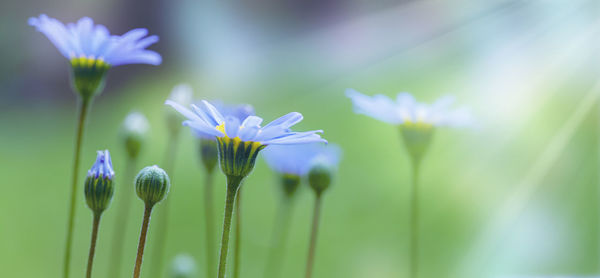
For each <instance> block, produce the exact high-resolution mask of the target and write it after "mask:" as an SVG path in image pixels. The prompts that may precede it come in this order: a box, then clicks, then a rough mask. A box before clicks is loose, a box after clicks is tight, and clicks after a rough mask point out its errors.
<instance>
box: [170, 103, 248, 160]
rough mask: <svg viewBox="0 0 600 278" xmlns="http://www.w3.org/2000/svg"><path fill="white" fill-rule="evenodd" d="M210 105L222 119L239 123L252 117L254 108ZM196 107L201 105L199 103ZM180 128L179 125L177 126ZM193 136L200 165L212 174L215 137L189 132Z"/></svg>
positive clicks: (218, 104) (240, 105) (223, 104)
mask: <svg viewBox="0 0 600 278" xmlns="http://www.w3.org/2000/svg"><path fill="white" fill-rule="evenodd" d="M210 104H212V105H213V106H214V107H215V108H216V109H217V110H218V111H220V112H221V114H222V115H223V116H224V117H228V116H232V117H235V118H237V119H238V120H239V121H240V122H242V121H243V120H244V119H246V118H247V117H248V116H254V115H255V113H254V108H253V107H252V105H250V104H226V103H223V102H221V101H218V100H215V101H211V102H210ZM198 105H203V104H202V103H201V102H200V103H199V104H198ZM179 125H180V126H181V124H179ZM191 131H192V133H193V134H194V136H196V137H197V138H199V139H200V140H199V142H200V159H201V161H202V165H203V166H204V168H205V169H206V170H207V171H208V172H212V170H214V168H215V166H216V165H217V161H218V150H217V140H216V138H215V136H212V135H209V136H207V135H206V134H205V133H202V132H196V131H195V130H194V129H192V130H191Z"/></svg>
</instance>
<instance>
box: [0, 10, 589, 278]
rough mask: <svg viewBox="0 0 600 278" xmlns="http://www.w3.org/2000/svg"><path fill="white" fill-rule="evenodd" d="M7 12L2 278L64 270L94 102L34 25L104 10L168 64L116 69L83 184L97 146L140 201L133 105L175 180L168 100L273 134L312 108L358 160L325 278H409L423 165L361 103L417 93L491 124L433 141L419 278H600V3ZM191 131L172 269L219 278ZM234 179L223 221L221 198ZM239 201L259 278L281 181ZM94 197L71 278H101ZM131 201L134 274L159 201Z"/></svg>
mask: <svg viewBox="0 0 600 278" xmlns="http://www.w3.org/2000/svg"><path fill="white" fill-rule="evenodd" d="M2 6H4V8H2V9H1V10H2V11H1V12H0V13H1V14H2V16H1V17H0V34H1V36H0V37H1V38H2V43H1V44H0V50H1V51H0V59H1V60H2V63H0V85H1V86H2V93H0V169H1V170H0V173H1V175H2V177H3V179H2V187H3V190H2V194H0V276H1V277H60V273H61V267H62V256H63V253H62V252H63V244H64V233H65V230H66V227H65V226H66V225H65V224H66V212H67V205H68V196H69V186H68V185H69V180H70V175H71V164H72V162H71V159H72V152H73V144H74V126H75V115H76V105H75V104H76V102H75V95H74V94H73V93H72V92H71V90H70V88H69V81H68V68H67V63H66V61H65V59H64V58H63V57H61V56H60V54H59V53H58V51H56V49H54V47H53V46H52V45H51V44H50V43H49V42H48V41H47V39H46V38H44V37H43V36H42V35H41V34H39V33H37V32H35V30H34V29H33V28H32V27H29V26H27V25H26V23H27V18H28V17H30V16H36V15H38V14H39V13H47V14H48V15H49V16H52V17H56V18H58V19H59V20H61V21H63V22H72V21H75V20H77V19H78V18H80V17H81V16H90V17H92V18H94V19H95V21H96V22H97V23H100V24H104V25H106V26H107V27H108V28H109V29H110V30H111V31H112V32H115V33H119V34H120V33H123V32H125V31H126V30H129V29H131V28H134V27H147V28H149V29H150V32H151V33H153V34H158V35H159V36H160V37H161V41H160V42H159V43H158V44H157V45H156V46H153V47H151V48H152V49H155V50H157V51H159V52H160V53H161V54H162V55H163V58H164V63H163V65H161V66H159V67H151V66H143V65H135V66H123V67H118V68H113V69H111V70H110V73H109V75H108V84H107V87H106V89H105V91H104V92H103V93H102V95H100V96H99V97H97V98H96V101H95V103H94V107H93V108H92V112H91V115H90V117H89V121H88V125H87V133H86V135H85V138H84V145H83V149H82V150H83V155H82V164H81V174H80V176H81V175H84V173H85V171H86V170H87V169H88V168H89V167H90V166H91V165H92V163H93V162H94V158H95V151H96V150H99V149H105V148H107V149H109V150H110V151H111V154H112V156H113V164H114V167H115V171H116V173H117V174H116V175H117V176H116V179H117V192H116V198H118V196H119V191H120V189H119V187H122V186H132V184H131V181H127V180H123V171H124V168H125V162H126V160H125V156H126V155H125V151H124V149H123V145H122V144H121V142H120V141H119V137H118V131H119V127H120V125H121V122H122V120H123V119H124V117H125V115H126V114H127V113H128V112H130V111H132V110H138V111H141V112H142V113H144V114H145V115H146V116H147V117H148V118H149V120H150V123H151V130H150V133H149V138H148V139H149V140H148V141H147V144H146V146H145V147H144V149H143V153H142V155H141V156H142V157H141V159H140V161H139V163H138V168H140V169H141V168H142V167H143V166H146V165H151V164H159V165H161V164H162V163H164V162H163V161H164V152H165V147H166V140H167V133H166V126H165V120H164V112H165V110H166V107H165V106H164V105H163V103H164V100H165V99H166V98H167V97H168V95H169V93H170V91H171V89H172V88H173V86H175V85H176V84H178V83H181V82H186V83H189V84H191V85H192V87H193V88H194V90H195V97H196V98H197V99H221V100H223V101H225V102H230V103H250V104H252V105H253V106H254V107H255V109H256V111H257V114H258V115H260V116H261V117H263V118H265V121H271V120H273V119H275V118H276V117H279V116H281V115H283V114H285V113H287V112H290V111H298V112H301V113H303V114H304V117H305V120H304V121H303V122H302V123H300V124H299V125H298V126H297V129H298V130H309V129H323V130H325V133H324V137H325V138H326V139H328V140H329V141H330V142H335V143H337V144H339V145H340V146H341V147H342V148H343V150H344V157H343V160H342V162H341V165H340V168H339V173H338V175H337V177H336V179H335V185H334V186H333V188H332V189H331V190H330V191H329V192H327V193H326V195H325V200H324V207H323V217H322V222H321V232H320V238H319V242H318V248H317V257H316V265H315V271H314V277H349V278H351V277H408V274H407V272H406V269H407V253H408V252H407V246H408V243H407V235H408V230H409V229H408V226H407V225H408V212H407V209H408V193H409V187H408V185H409V181H410V175H409V174H410V168H409V165H408V159H407V155H406V152H405V150H404V148H403V147H402V145H401V143H402V142H401V140H400V137H399V134H398V130H397V128H396V127H393V126H390V125H388V124H385V123H382V122H378V121H376V120H374V119H371V118H369V117H366V116H362V115H356V114H354V113H353V112H352V107H351V103H350V101H349V100H348V99H347V98H346V97H345V96H344V90H345V89H346V88H355V89H357V90H358V91H360V92H363V93H366V94H369V95H372V94H375V93H383V94H386V95H389V96H394V95H395V93H397V92H400V91H408V92H411V93H413V94H414V95H415V96H416V97H417V98H418V99H419V100H421V101H426V102H430V101H433V100H434V99H435V98H437V97H439V96H442V95H445V94H452V95H455V96H456V97H457V100H458V105H461V106H462V105H464V106H468V107H470V109H471V111H472V113H473V115H474V118H475V119H476V125H475V126H473V127H472V128H468V129H458V130H450V129H439V130H438V131H436V134H435V140H434V144H433V145H432V148H431V149H430V151H429V153H428V155H427V157H426V160H425V162H424V166H423V169H422V179H421V182H422V183H421V206H422V210H421V211H422V214H421V216H422V218H421V226H420V229H421V240H422V241H421V247H422V249H421V257H420V261H421V274H422V276H421V277H432V278H433V277H460V278H466V277H477V278H479V277H530V276H531V277H540V276H551V275H578V276H593V275H594V274H597V273H600V270H599V267H600V265H599V262H600V256H599V253H598V250H599V249H600V242H599V241H598V237H599V232H600V231H599V230H598V220H599V215H598V212H599V208H598V199H599V192H598V186H599V180H598V169H599V167H598V165H599V164H598V157H599V151H600V150H598V140H599V138H598V124H599V123H598V117H599V113H600V112H599V111H598V106H597V104H598V102H599V101H600V100H599V96H600V87H599V85H598V83H597V82H598V78H597V76H598V73H599V67H598V65H599V61H600V59H599V58H600V57H599V56H598V45H600V44H599V42H600V41H599V39H598V38H600V34H599V32H598V31H599V27H600V25H599V24H598V23H599V22H598V20H599V19H598V14H599V13H598V11H599V9H598V8H600V7H598V2H597V1H594V0H576V1H567V0H564V1H559V0H549V1H535V0H533V1H508V0H505V1H500V0H497V1H496V0H492V1H476V0H447V1H425V0H423V1H385V0H377V1H357V0H350V1H341V0H327V1H298V0H285V1H277V0H253V1H202V2H200V1H198V2H197V1H192V0H182V1H164V0H151V1H129V0H128V1H102V2H94V1H73V0H61V1H47V2H37V1H32V0H26V1H15V0H9V1H5V2H3V3H2ZM182 131H183V132H182V135H183V136H181V141H180V143H181V144H180V145H179V147H178V152H177V161H176V166H175V169H174V172H173V173H171V175H172V178H173V184H172V189H171V192H170V194H169V196H168V200H169V202H170V206H171V207H170V211H169V212H170V223H169V238H168V245H167V248H166V253H165V258H166V260H167V263H170V261H171V259H172V258H173V257H174V256H175V255H177V254H180V253H187V254H191V255H192V256H193V257H194V258H195V260H196V262H197V264H198V267H199V273H198V276H197V277H204V276H203V275H204V268H205V267H206V266H205V265H204V262H205V258H204V255H205V252H204V250H203V247H204V245H205V242H204V231H205V229H204V221H203V209H202V208H203V206H202V201H203V196H202V194H203V190H202V182H203V175H204V172H203V170H202V168H201V166H200V164H199V158H198V155H197V154H198V148H197V147H198V146H197V145H198V142H197V140H196V139H195V138H193V137H192V135H191V133H190V132H189V131H188V130H187V129H186V130H182ZM217 176H218V178H217V179H216V180H215V183H216V185H217V186H216V192H215V203H216V204H215V212H216V213H217V218H216V220H215V221H216V222H217V223H221V216H222V206H223V200H224V191H225V186H224V178H223V177H222V175H221V174H220V172H219V173H218V175H217ZM220 185H222V186H220ZM81 186H82V187H83V179H81ZM243 186H244V204H243V206H244V207H243V209H244V219H243V225H244V227H243V228H244V229H243V249H242V252H243V253H242V258H243V259H242V277H262V275H263V271H264V266H265V260H266V257H267V251H268V248H269V244H270V237H269V236H270V233H271V229H272V225H273V219H274V217H275V213H276V209H277V204H278V196H279V195H278V192H277V190H276V179H275V177H274V174H273V173H272V172H271V171H270V170H269V169H268V167H267V166H266V164H265V163H264V161H262V159H259V162H258V163H257V166H256V168H255V170H254V172H253V173H252V175H251V176H250V177H249V178H248V179H247V180H246V182H245V184H244V185H243ZM80 193H81V194H80V195H81V196H80V198H79V200H78V207H77V217H76V229H75V241H74V259H73V262H72V273H73V276H74V277H80V276H79V275H81V276H83V273H84V270H85V264H86V261H87V252H88V247H89V233H90V230H91V220H92V218H91V212H90V210H89V209H87V208H86V207H85V204H84V203H85V202H84V198H83V193H82V191H80ZM311 193H312V192H310V191H309V190H308V189H307V188H306V186H304V188H303V189H302V190H301V191H300V192H299V194H298V196H297V202H296V204H295V205H296V206H295V210H294V214H293V220H292V227H291V235H290V238H289V239H290V241H289V243H288V250H287V255H286V257H285V264H284V272H283V275H282V277H302V276H303V274H304V265H305V260H306V258H305V257H306V252H307V244H308V237H309V229H310V217H311V209H312V204H313V195H312V194H311ZM131 201H132V202H134V205H133V212H134V213H133V214H132V217H131V218H130V222H129V223H128V227H127V233H126V234H124V235H123V236H125V237H126V244H125V246H124V252H125V253H124V258H125V261H124V262H123V269H122V273H123V277H127V276H128V275H130V273H131V271H132V268H133V263H134V259H135V252H136V246H137V240H138V233H139V227H140V223H141V216H142V210H143V207H142V202H141V201H139V200H138V199H137V198H135V199H133V198H132V200H131ZM160 209H161V207H160V205H159V207H157V211H159V210H160ZM114 213H115V211H114V208H113V209H109V210H108V211H107V212H106V213H105V215H104V217H103V221H102V224H101V227H100V237H99V241H98V244H99V246H98V250H97V253H96V261H95V266H94V276H95V277H107V269H106V268H107V264H108V260H109V247H110V241H111V236H112V235H111V233H112V230H113V229H112V228H113V222H114V219H115V215H114ZM152 224H156V223H151V229H152ZM215 233H217V234H218V235H219V236H220V224H219V225H218V227H215ZM152 235H153V234H152V230H151V231H150V235H149V243H148V244H149V245H148V249H147V250H148V252H147V253H146V259H147V260H146V264H145V265H144V266H143V267H144V268H143V269H144V270H145V271H147V270H148V269H149V264H148V262H150V260H149V258H150V257H151V256H152V254H151V253H152V242H153V237H152ZM144 270H143V271H142V276H144ZM146 274H147V273H146ZM165 277H167V276H165Z"/></svg>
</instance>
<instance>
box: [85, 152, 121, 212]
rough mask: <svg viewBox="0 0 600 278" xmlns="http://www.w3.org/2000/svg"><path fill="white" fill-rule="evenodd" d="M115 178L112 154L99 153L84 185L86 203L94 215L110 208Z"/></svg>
mask: <svg viewBox="0 0 600 278" xmlns="http://www.w3.org/2000/svg"><path fill="white" fill-rule="evenodd" d="M114 176H115V172H114V171H113V169H112V161H111V159H110V153H109V152H108V150H104V151H98V156H97V158H96V162H95V163H94V165H92V168H91V169H90V170H89V171H88V174H87V177H86V179H85V184H84V194H85V200H86V203H87V205H88V207H89V208H90V209H91V210H92V211H93V212H94V213H102V212H103V211H104V210H106V209H107V208H108V205H109V204H110V201H111V200H112V197H113V193H114V187H113V179H114Z"/></svg>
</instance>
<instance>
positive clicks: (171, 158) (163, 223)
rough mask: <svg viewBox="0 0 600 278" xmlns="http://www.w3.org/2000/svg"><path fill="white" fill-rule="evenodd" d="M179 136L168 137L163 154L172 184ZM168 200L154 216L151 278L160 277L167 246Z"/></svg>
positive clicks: (175, 134)
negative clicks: (155, 222) (154, 237)
mask: <svg viewBox="0 0 600 278" xmlns="http://www.w3.org/2000/svg"><path fill="white" fill-rule="evenodd" d="M178 138H179V136H178V135H177V133H174V134H171V136H169V141H168V143H167V144H168V146H167V149H166V152H165V167H164V169H165V170H166V171H168V172H169V174H170V177H171V182H173V176H174V168H175V157H176V155H177V142H178V141H179V140H178ZM169 203H171V202H169V200H164V201H163V205H162V206H163V208H162V209H161V211H160V212H159V213H158V215H156V218H158V219H157V220H158V225H156V228H155V229H156V239H155V240H154V243H153V245H152V246H153V247H152V248H153V249H152V260H151V261H152V272H151V276H152V277H162V272H163V267H164V257H165V256H164V253H165V246H166V245H167V233H168V227H169V207H170V206H169Z"/></svg>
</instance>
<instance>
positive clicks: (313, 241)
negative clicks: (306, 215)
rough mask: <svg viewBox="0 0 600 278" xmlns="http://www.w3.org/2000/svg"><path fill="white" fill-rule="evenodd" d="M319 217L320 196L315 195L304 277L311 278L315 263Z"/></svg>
mask: <svg viewBox="0 0 600 278" xmlns="http://www.w3.org/2000/svg"><path fill="white" fill-rule="evenodd" d="M320 215H321V195H320V194H317V196H316V199H315V208H314V211H313V220H312V230H311V233H310V243H309V247H308V259H307V260H306V275H305V276H304V277H306V278H310V277H312V270H313V265H314V261H315V249H316V247H317V234H318V231H319V218H320Z"/></svg>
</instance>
